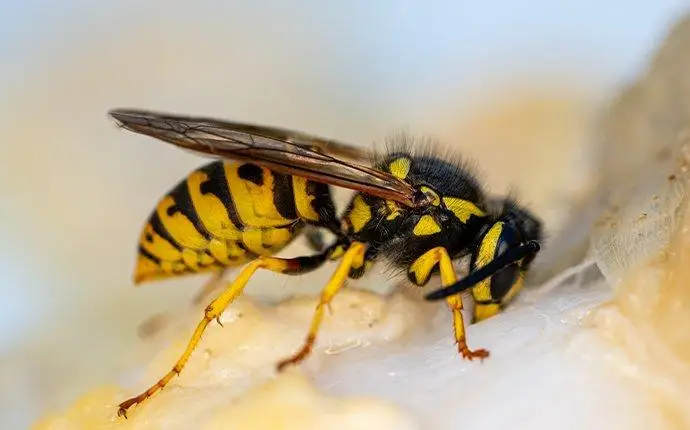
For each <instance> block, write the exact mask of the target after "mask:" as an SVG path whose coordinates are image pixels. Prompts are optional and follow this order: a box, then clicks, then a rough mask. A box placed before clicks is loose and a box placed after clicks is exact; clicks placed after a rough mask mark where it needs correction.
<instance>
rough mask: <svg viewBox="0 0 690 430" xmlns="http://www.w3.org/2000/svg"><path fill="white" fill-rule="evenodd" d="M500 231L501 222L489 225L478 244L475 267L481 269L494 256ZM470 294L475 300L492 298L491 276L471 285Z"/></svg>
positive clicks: (501, 227)
mask: <svg viewBox="0 0 690 430" xmlns="http://www.w3.org/2000/svg"><path fill="white" fill-rule="evenodd" d="M502 231H503V223H502V222H497V223H495V224H494V225H492V226H491V228H490V229H489V231H488V232H487V233H486V235H485V236H484V238H483V239H482V243H481V244H480V245H479V251H478V252H477V260H476V262H475V265H476V268H477V269H481V268H482V267H484V266H486V265H487V264H489V262H491V260H493V259H494V257H495V256H496V247H497V246H498V239H499V238H500V237H501V232H502ZM472 296H473V297H474V300H477V301H489V300H492V299H493V297H491V278H487V279H484V280H483V281H481V282H479V283H478V284H476V285H475V286H474V287H472Z"/></svg>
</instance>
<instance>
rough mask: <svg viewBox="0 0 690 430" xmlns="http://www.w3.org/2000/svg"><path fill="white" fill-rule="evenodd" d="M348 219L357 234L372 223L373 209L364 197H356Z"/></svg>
mask: <svg viewBox="0 0 690 430" xmlns="http://www.w3.org/2000/svg"><path fill="white" fill-rule="evenodd" d="M348 218H349V219H350V223H351V224H352V229H353V231H354V232H355V233H357V232H359V231H361V230H362V229H363V228H364V226H365V225H367V223H368V222H369V221H371V207H369V205H368V204H367V202H365V201H364V199H363V198H362V196H360V195H357V196H356V197H355V199H354V201H353V204H352V210H351V211H350V214H349V216H348Z"/></svg>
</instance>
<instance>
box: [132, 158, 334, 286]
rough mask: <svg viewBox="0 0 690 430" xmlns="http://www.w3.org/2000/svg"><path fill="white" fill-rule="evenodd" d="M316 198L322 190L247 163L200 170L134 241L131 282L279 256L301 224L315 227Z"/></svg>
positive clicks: (167, 200)
mask: <svg viewBox="0 0 690 430" xmlns="http://www.w3.org/2000/svg"><path fill="white" fill-rule="evenodd" d="M324 192H325V193H329V190H328V187H327V186H325V185H323V184H317V183H313V182H312V181H308V180H306V179H304V178H299V177H294V176H289V175H283V174H278V173H274V172H272V171H270V170H268V169H266V168H263V167H260V166H257V165H254V164H250V163H234V162H223V161H214V162H212V163H210V164H207V165H206V166H204V167H202V168H200V169H198V170H196V171H194V172H192V173H191V174H190V175H189V176H187V178H186V179H185V180H184V181H182V182H180V183H179V184H178V185H177V186H176V187H175V188H173V189H172V190H171V191H170V192H169V193H168V194H167V195H165V196H164V197H163V198H162V199H161V200H160V202H159V203H158V206H157V208H156V210H155V211H154V212H153V214H151V216H150V218H149V220H148V222H147V224H146V225H145V226H144V229H143V231H142V233H141V237H140V239H139V255H138V261H137V266H136V270H135V273H134V282H135V283H140V282H144V281H148V280H154V279H161V278H167V277H171V276H177V275H182V274H189V273H198V272H204V271H210V270H218V269H220V268H221V267H227V266H237V265H241V264H244V263H246V262H248V261H250V260H252V259H254V258H256V257H257V256H259V255H272V254H274V253H276V252H279V251H280V250H281V249H283V248H284V247H285V246H286V245H287V244H289V243H290V241H292V239H293V238H294V237H295V235H296V234H297V233H298V232H299V231H300V229H301V228H302V227H303V226H304V223H305V221H306V222H313V223H319V221H320V217H323V216H324V213H320V212H323V211H319V210H318V209H319V208H317V207H315V203H316V201H319V202H322V201H323V198H324V197H325V196H324V195H323V194H324ZM317 197H318V198H317ZM327 200H328V202H329V203H330V196H328V198H327ZM327 215H329V216H330V215H331V214H327ZM333 216H334V214H333Z"/></svg>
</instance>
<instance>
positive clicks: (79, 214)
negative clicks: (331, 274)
mask: <svg viewBox="0 0 690 430" xmlns="http://www.w3.org/2000/svg"><path fill="white" fill-rule="evenodd" d="M689 6H690V4H689V3H688V2H687V1H671V0H665V1H660V0H659V1H652V0H647V1H637V2H629V1H621V0H615V1H609V2H607V3H606V4H604V3H601V2H594V1H582V0H577V1H576V0H567V1H561V2H548V1H544V0H529V1H525V2H519V3H516V2H509V1H505V0H504V1H493V2H485V3H484V4H480V3H478V2H451V1H429V2H423V3H422V2H412V1H397V2H393V1H379V2H363V1H358V2H329V3H328V4H326V3H325V2H316V1H310V0H300V1H293V2H289V4H288V3H287V2H286V3H281V2H269V1H253V2H232V3H230V2H213V1H199V2H196V3H195V4H194V5H192V2H188V3H182V2H179V4H173V3H172V2H163V1H149V2H135V1H129V0H123V1H119V2H116V3H113V2H109V3H100V4H97V3H96V2H86V1H76V0H72V1H68V2H62V3H61V5H60V7H59V8H58V7H55V5H54V4H53V3H51V2H48V1H45V0H33V1H24V2H19V1H14V2H12V1H5V2H2V3H0V55H1V56H2V67H0V94H2V97H1V98H0V111H1V112H0V113H1V115H0V118H1V119H0V121H1V123H0V190H1V192H2V199H1V200H0V215H1V217H2V223H0V239H1V240H0V256H1V257H2V258H0V289H1V292H2V296H3V304H2V312H0V381H1V382H0V404H2V411H3V413H2V414H0V427H2V428H23V427H25V426H26V425H28V424H29V423H30V422H32V421H33V420H34V419H35V417H36V416H37V415H39V414H41V413H43V412H44V411H46V410H49V409H54V408H59V407H64V406H66V405H67V404H68V403H69V402H70V401H72V400H73V399H74V398H75V397H76V396H77V395H79V394H82V393H83V392H84V391H85V390H87V389H89V388H90V387H92V386H94V385H97V384H101V383H104V382H106V381H110V380H113V378H115V376H116V375H117V372H118V371H119V370H121V367H120V366H121V365H122V360H121V359H120V357H121V356H122V355H123V352H124V351H128V350H131V349H132V348H136V347H137V345H138V340H137V334H136V329H137V326H138V325H139V323H140V322H141V321H142V320H144V319H145V318H146V317H147V316H149V315H151V314H153V313H158V312H163V311H166V310H169V309H172V308H174V306H180V305H182V304H184V303H185V302H186V301H187V300H188V299H189V297H190V296H191V295H192V294H193V293H194V292H195V291H196V289H197V288H198V286H199V285H200V284H201V283H202V282H203V280H204V278H202V277H194V278H187V279H182V280H179V281H178V280H175V281H166V282H162V283H158V284H151V285H144V286H142V287H141V288H134V287H133V286H132V283H131V272H132V269H133V262H134V256H135V250H136V240H137V238H138V235H139V231H140V228H141V226H142V224H143V221H144V220H145V218H146V217H147V216H148V214H149V212H150V211H151V210H152V209H153V208H154V205H155V204H156V202H157V200H158V199H159V198H160V197H161V195H162V194H163V193H164V192H166V191H167V190H168V189H169V188H171V187H172V186H173V185H175V184H176V183H177V182H178V181H179V180H180V179H182V178H183V177H184V176H185V175H186V174H187V173H188V172H189V171H190V170H192V169H194V168H196V167H198V166H199V165H201V164H202V163H204V162H206V160H203V159H201V158H199V157H197V156H194V155H191V154H188V153H184V152H182V151H179V150H177V149H174V148H172V147H170V146H167V145H165V144H162V143H158V142H156V141H154V140H152V139H147V138H144V137H140V136H136V135H133V134H131V133H127V132H125V131H122V130H118V129H117V128H116V127H115V126H114V124H113V123H112V122H111V121H110V120H109V118H107V116H106V112H107V111H108V110H109V109H111V108H114V107H137V108H146V109H155V110H164V111H172V112H177V113H186V114H194V115H207V116H214V117H221V118H228V119H233V120H238V121H248V122H256V123H263V124H270V125H276V126H281V127H287V128H293V129H298V130H303V131H307V132H310V133H313V134H317V135H323V136H325V137H332V138H335V139H340V140H344V141H349V142H353V143H356V144H359V145H365V146H371V145H372V144H373V143H374V142H381V141H382V140H383V139H384V138H385V137H386V136H387V135H388V134H390V133H391V132H393V131H396V130H400V129H406V130H409V131H411V132H414V133H419V134H427V135H431V136H434V137H437V138H439V139H440V140H441V141H442V142H444V143H445V144H447V145H448V146H451V147H453V148H454V149H456V150H458V151H462V152H463V153H465V154H467V155H468V156H470V157H472V158H473V159H475V160H476V162H477V164H478V166H479V168H480V171H481V172H482V173H483V177H484V178H485V180H486V183H487V186H488V187H489V189H490V190H491V191H494V192H496V193H502V192H505V191H506V190H509V189H518V190H519V191H520V193H519V195H520V196H522V198H523V200H525V201H526V203H528V204H530V205H531V206H532V207H533V208H534V209H535V210H536V211H538V212H539V213H540V214H541V215H542V217H543V218H544V219H545V220H546V222H547V226H548V228H549V230H550V231H552V232H554V234H556V233H557V232H558V230H559V227H560V226H561V225H562V223H563V220H564V218H565V217H566V215H567V213H568V212H569V211H570V210H571V208H572V207H574V206H575V205H577V202H578V200H579V199H580V198H581V197H582V196H583V195H585V194H586V193H587V192H588V191H589V188H588V187H589V186H591V184H592V182H591V178H592V177H593V175H594V173H595V172H593V166H594V165H595V163H594V162H593V160H594V158H593V157H595V156H596V152H595V151H594V150H593V148H594V146H595V145H596V143H597V142H596V140H595V139H593V137H592V136H593V134H594V133H593V130H594V129H595V127H596V121H595V117H596V115H597V114H598V113H600V112H601V109H602V108H603V107H605V105H606V103H607V102H608V100H609V99H610V97H612V96H613V95H615V94H616V92H617V91H618V90H619V89H620V87H621V86H623V85H625V83H626V82H628V81H629V80H631V79H632V78H634V77H635V76H636V75H637V74H639V73H640V72H641V67H642V66H643V65H644V64H645V62H646V61H647V56H648V54H650V52H651V51H652V50H653V49H654V47H655V46H656V44H657V43H658V42H659V41H660V40H661V39H662V38H663V37H664V35H665V32H666V30H667V28H668V26H669V25H670V24H672V23H673V22H674V21H675V20H676V19H677V17H678V16H679V14H680V13H681V12H684V11H686V9H688V7H689ZM327 274H328V273H327V272H323V271H322V272H320V275H318V276H321V278H320V279H325V276H327ZM270 276H271V275H267V274H262V275H261V276H259V277H258V279H256V280H255V281H254V282H253V283H252V284H251V285H252V286H251V287H250V288H249V290H248V292H249V293H251V294H254V295H264V296H266V297H269V296H273V295H285V294H289V293H291V292H296V291H300V292H308V291H313V290H315V289H317V288H318V287H319V286H320V284H319V282H318V281H314V282H312V281H310V282H309V284H310V285H309V288H306V289H305V288H303V287H304V285H303V284H302V283H301V282H300V280H299V279H288V280H284V279H282V278H281V280H280V281H279V282H278V284H276V283H275V282H274V283H272V288H270V289H269V288H267V287H264V286H262V285H266V279H269V277H270ZM318 276H317V278H314V279H319V278H318ZM312 284H313V285H312ZM275 285H280V288H278V289H276V287H275Z"/></svg>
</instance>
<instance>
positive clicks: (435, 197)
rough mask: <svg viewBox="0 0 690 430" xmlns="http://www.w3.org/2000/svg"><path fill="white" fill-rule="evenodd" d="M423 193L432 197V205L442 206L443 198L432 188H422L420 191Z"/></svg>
mask: <svg viewBox="0 0 690 430" xmlns="http://www.w3.org/2000/svg"><path fill="white" fill-rule="evenodd" d="M419 190H420V191H421V192H423V193H424V194H426V195H428V196H431V204H432V205H434V206H440V205H441V198H440V197H439V196H438V193H436V191H434V190H432V189H431V188H429V187H427V186H422V187H421V188H420V189H419Z"/></svg>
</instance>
